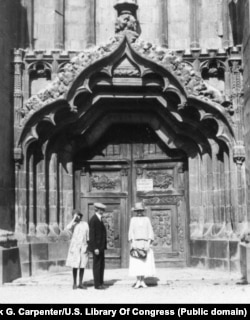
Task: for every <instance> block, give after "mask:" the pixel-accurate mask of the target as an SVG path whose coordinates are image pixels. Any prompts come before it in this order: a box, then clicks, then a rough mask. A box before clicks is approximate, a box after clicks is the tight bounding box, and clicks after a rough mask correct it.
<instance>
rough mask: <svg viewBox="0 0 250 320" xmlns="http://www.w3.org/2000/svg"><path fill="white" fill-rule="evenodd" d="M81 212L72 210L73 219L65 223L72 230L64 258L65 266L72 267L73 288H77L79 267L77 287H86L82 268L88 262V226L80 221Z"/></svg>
mask: <svg viewBox="0 0 250 320" xmlns="http://www.w3.org/2000/svg"><path fill="white" fill-rule="evenodd" d="M82 217H83V215H82V213H81V212H79V211H77V210H74V211H73V219H72V221H71V222H70V223H69V224H68V225H67V227H66V229H68V230H70V231H71V232H72V238H71V242H70V246H69V252H68V256H67V260H66V266H67V267H71V268H72V272H73V289H76V288H77V270H78V269H79V285H78V288H79V289H87V288H86V287H85V286H84V285H83V275H84V269H85V267H86V265H87V263H88V251H87V247H88V241H89V226H88V223H87V222H85V221H82Z"/></svg>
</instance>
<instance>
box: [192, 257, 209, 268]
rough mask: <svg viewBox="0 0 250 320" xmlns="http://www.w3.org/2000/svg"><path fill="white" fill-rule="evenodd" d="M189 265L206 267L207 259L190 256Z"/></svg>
mask: <svg viewBox="0 0 250 320" xmlns="http://www.w3.org/2000/svg"><path fill="white" fill-rule="evenodd" d="M190 266H191V267H201V268H206V267H207V259H206V258H196V257H191V258H190Z"/></svg>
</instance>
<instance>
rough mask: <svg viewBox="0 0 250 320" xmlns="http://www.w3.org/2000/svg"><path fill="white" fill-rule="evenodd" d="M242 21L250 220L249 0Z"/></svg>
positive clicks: (242, 3)
mask: <svg viewBox="0 0 250 320" xmlns="http://www.w3.org/2000/svg"><path fill="white" fill-rule="evenodd" d="M241 5H242V10H241V11H242V12H244V16H242V17H241V18H242V21H244V32H243V35H244V37H243V61H244V73H243V76H244V100H245V106H244V115H245V117H244V119H245V145H246V171H247V186H248V197H247V199H248V202H247V209H248V210H247V211H248V221H249V220H250V125H249V124H250V86H249V83H250V19H249V17H250V8H249V1H242V2H241Z"/></svg>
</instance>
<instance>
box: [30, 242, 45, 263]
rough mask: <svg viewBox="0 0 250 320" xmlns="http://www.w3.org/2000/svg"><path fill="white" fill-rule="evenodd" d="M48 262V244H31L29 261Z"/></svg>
mask: <svg viewBox="0 0 250 320" xmlns="http://www.w3.org/2000/svg"><path fill="white" fill-rule="evenodd" d="M41 260H48V243H32V244H31V261H32V262H36V261H41Z"/></svg>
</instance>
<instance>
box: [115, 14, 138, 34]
mask: <svg viewBox="0 0 250 320" xmlns="http://www.w3.org/2000/svg"><path fill="white" fill-rule="evenodd" d="M136 29H137V21H136V19H135V18H134V17H133V16H132V15H131V14H130V13H123V14H121V15H120V16H119V17H118V18H117V20H116V22H115V32H116V33H120V32H122V31H125V30H130V31H134V32H136Z"/></svg>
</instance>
